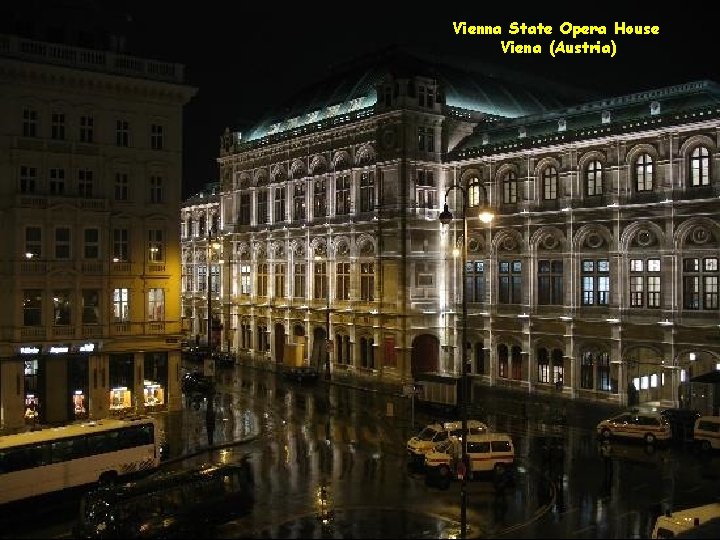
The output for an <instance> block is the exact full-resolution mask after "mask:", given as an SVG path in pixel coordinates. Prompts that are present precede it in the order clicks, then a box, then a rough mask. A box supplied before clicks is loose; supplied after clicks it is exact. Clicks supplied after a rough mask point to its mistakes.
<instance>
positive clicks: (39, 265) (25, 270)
mask: <svg viewBox="0 0 720 540" xmlns="http://www.w3.org/2000/svg"><path fill="white" fill-rule="evenodd" d="M46 273H47V264H46V263H45V262H42V261H22V262H21V263H20V274H22V275H26V276H27V275H42V274H46Z"/></svg>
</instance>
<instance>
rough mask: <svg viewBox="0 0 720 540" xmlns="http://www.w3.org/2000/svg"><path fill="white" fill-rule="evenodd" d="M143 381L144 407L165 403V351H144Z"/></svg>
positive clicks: (166, 363) (166, 366) (166, 370)
mask: <svg viewBox="0 0 720 540" xmlns="http://www.w3.org/2000/svg"><path fill="white" fill-rule="evenodd" d="M144 368H145V380H144V381H143V392H144V404H145V407H157V406H160V405H165V402H166V401H165V397H166V393H167V384H168V360H167V353H145V365H144Z"/></svg>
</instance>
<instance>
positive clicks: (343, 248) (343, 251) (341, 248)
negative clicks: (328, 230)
mask: <svg viewBox="0 0 720 540" xmlns="http://www.w3.org/2000/svg"><path fill="white" fill-rule="evenodd" d="M349 252H350V249H349V248H348V245H347V242H340V243H338V245H337V254H338V255H347V254H348V253H349Z"/></svg>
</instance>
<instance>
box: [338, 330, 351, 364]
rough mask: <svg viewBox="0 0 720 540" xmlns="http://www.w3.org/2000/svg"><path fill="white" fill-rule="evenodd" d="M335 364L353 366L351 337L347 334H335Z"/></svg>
mask: <svg viewBox="0 0 720 540" xmlns="http://www.w3.org/2000/svg"><path fill="white" fill-rule="evenodd" d="M335 363H337V364H344V365H350V364H352V348H351V344H350V336H348V335H346V334H335Z"/></svg>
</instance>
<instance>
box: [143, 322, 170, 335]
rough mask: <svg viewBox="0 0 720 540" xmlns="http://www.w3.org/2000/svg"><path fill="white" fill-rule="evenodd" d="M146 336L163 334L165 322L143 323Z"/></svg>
mask: <svg viewBox="0 0 720 540" xmlns="http://www.w3.org/2000/svg"><path fill="white" fill-rule="evenodd" d="M145 333H146V334H164V333H165V322H164V321H153V322H148V323H145Z"/></svg>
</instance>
